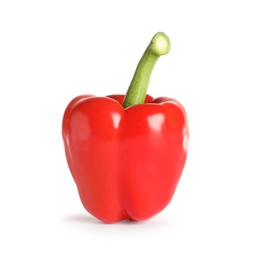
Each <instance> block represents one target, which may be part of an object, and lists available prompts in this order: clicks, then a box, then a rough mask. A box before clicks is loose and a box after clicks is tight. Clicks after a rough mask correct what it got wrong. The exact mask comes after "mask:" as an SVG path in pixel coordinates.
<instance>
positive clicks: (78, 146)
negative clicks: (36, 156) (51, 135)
mask: <svg viewBox="0 0 255 260" xmlns="http://www.w3.org/2000/svg"><path fill="white" fill-rule="evenodd" d="M123 99H124V95H112V96H108V97H94V96H90V95H84V96H79V97H76V98H75V99H73V100H72V101H71V102H70V104H69V105H68V106H67V108H66V111H65V113H64V118H63V139H64V144H65V153H66V157H67V161H68V165H69V168H70V171H71V173H72V176H73V178H74V181H75V183H76V185H77V188H78V192H79V195H80V198H81V201H82V203H83V206H84V207H85V208H86V210H87V211H88V212H90V213H91V214H92V215H93V216H95V217H96V218H98V219H100V220H101V221H103V222H105V223H115V222H119V221H121V220H124V219H131V220H135V221H141V220H146V219H148V218H151V217H152V216H154V215H156V214H157V213H159V212H160V211H162V210H163V209H164V208H165V207H166V206H167V205H168V204H169V202H170V201H171V199H172V197H173V194H174V191H175V189H176V186H177V184H178V181H179V179H180V176H181V173H182V170H183V167H184V164H185V161H186V157H187V145H188V139H189V131H188V123H187V116H186V113H185V110H184V108H183V107H182V105H181V104H180V103H179V102H178V101H176V100H174V99H171V98H165V97H160V98H156V99H153V98H152V97H151V96H149V95H147V96H146V100H145V103H144V104H137V105H134V106H130V107H128V108H126V109H124V108H123V107H122V105H121V104H122V102H123Z"/></svg>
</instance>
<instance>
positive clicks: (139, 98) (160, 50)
mask: <svg viewBox="0 0 255 260" xmlns="http://www.w3.org/2000/svg"><path fill="white" fill-rule="evenodd" d="M170 47H171V46H170V40H169V38H168V37H167V36H166V34H164V33H163V32H158V33H156V34H155V35H154V36H153V38H152V40H151V42H150V44H149V46H148V47H147V48H146V50H145V52H144V54H143V56H142V58H141V59H140V61H139V63H138V65H137V68H136V71H135V74H134V76H133V78H132V81H131V83H130V86H129V88H128V91H127V93H126V95H125V97H124V101H123V104H122V106H123V107H124V108H127V107H129V106H132V105H135V104H143V103H144V100H145V97H146V92H147V88H148V85H149V81H150V76H151V73H152V70H153V68H154V66H155V64H156V62H157V60H158V58H159V57H160V56H161V55H165V54H167V53H168V52H169V51H170Z"/></svg>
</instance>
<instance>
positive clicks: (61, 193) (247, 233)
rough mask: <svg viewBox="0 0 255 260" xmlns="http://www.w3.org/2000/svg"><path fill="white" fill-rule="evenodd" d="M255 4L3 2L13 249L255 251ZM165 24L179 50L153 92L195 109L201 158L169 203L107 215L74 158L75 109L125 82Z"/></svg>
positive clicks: (3, 136)
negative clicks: (142, 215)
mask: <svg viewBox="0 0 255 260" xmlns="http://www.w3.org/2000/svg"><path fill="white" fill-rule="evenodd" d="M252 2H253V1H252V0H251V1H248V0H242V1H241V0H239V1H235V0H234V1H229V0H215V1H202V0H194V1H188V0H178V1H177V0H176V1H163V0H157V1H137V0H129V1H125V2H124V1H117V0H116V1H114V0H108V1H103V0H95V1H57V0H49V1H47V0H44V1H32V0H31V1H28V0H25V1H11V0H9V1H7V0H6V1H5V0H3V1H1V3H0V240H1V242H0V259H63V257H66V259H101V258H102V259H146V258H148V257H150V258H151V259H233V258H234V257H235V259H246V260H248V259H255V224H254V222H255V221H254V219H255V213H254V206H255V189H254V186H255V181H254V175H255V159H254V158H255V153H254V146H255V137H254V133H255V123H254V122H255V116H254V113H255V102H254V98H255V95H254V93H255V92H254V87H255V79H254V71H255V62H254V61H255V51H254V46H255V34H254V24H255V16H254V13H255V9H254V7H253V5H252ZM157 31H163V32H165V33H166V34H167V35H168V36H169V38H170V40H171V44H172V48H171V51H170V53H169V54H168V55H166V56H164V57H162V58H160V59H159V61H158V63H157V65H156V67H155V69H154V72H153V75H152V78H151V82H150V86H149V90H148V93H149V94H151V95H153V96H155V97H157V96H169V97H173V98H176V99H178V100H179V101H180V102H181V103H182V104H183V105H184V107H185V108H186V110H187V113H188V118H189V122H190V132H191V139H190V150H189V156H188V160H187V163H186V166H185V169H184V171H183V175H182V178H181V181H180V183H179V185H178V187H177V190H176V193H175V195H174V197H173V200H172V202H171V203H170V204H169V206H168V207H167V208H166V209H165V210H163V211H162V212H161V213H160V214H158V215H157V216H155V217H154V218H152V219H150V220H148V221H145V222H142V223H132V222H122V223H118V224H113V225H106V224H102V223H100V222H99V221H98V220H96V219H95V218H93V217H92V216H90V215H89V214H88V213H87V212H86V211H85V210H84V208H83V207H82V205H81V203H80V200H79V197H78V194H77V190H76V186H75V184H74V181H73V179H72V177H71V174H70V172H69V169H68V167H67V164H66V159H65V155H64V149H63V142H62V136H61V121H62V116H63V112H64V109H65V107H66V105H67V104H68V102H69V101H70V100H71V99H72V98H74V97H75V96H77V95H80V94H88V93H91V94H94V95H98V96H104V95H108V94H115V93H125V92H126V90H127V87H128V85H129V82H130V80H131V77H132V75H133V72H134V70H135V67H136V64H137V62H138V60H139V59H140V57H141V55H142V53H143V51H144V49H145V47H146V46H147V44H148V43H149V41H150V39H151V37H152V36H153V35H154V34H155V33H156V32H157Z"/></svg>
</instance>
